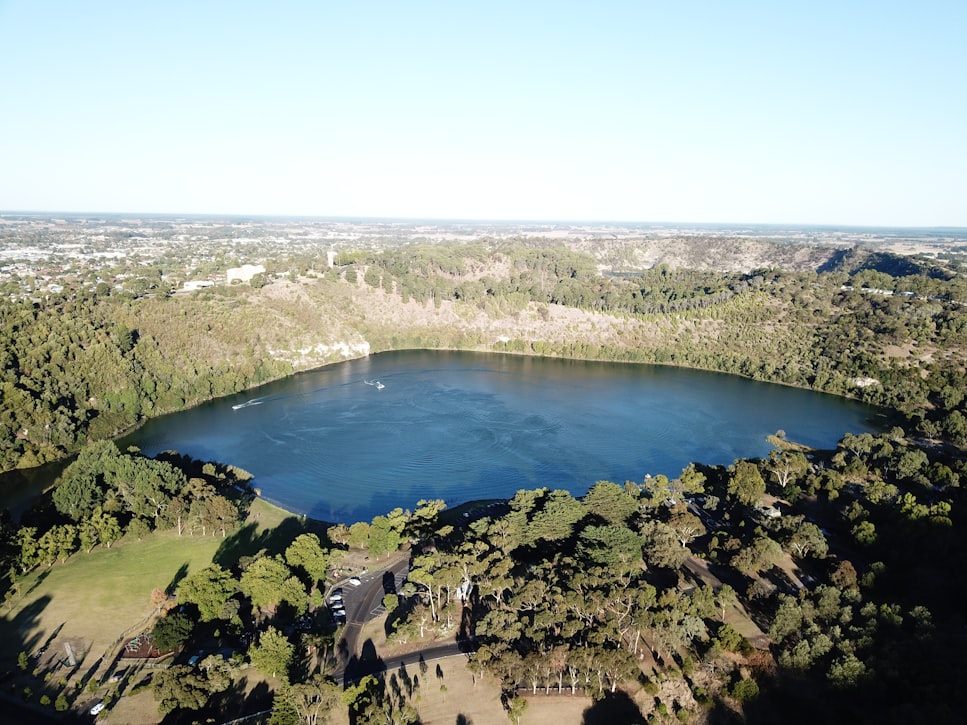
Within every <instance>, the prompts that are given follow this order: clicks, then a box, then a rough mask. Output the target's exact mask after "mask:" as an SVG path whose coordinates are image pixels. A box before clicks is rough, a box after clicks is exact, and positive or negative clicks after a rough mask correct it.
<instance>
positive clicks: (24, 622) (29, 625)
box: [0, 596, 64, 668]
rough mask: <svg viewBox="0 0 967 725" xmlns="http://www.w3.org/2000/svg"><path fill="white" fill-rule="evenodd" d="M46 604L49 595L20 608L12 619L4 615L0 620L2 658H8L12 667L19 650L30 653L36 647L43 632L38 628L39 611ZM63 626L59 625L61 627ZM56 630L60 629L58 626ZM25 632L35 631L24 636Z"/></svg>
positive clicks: (44, 607)
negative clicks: (28, 635)
mask: <svg viewBox="0 0 967 725" xmlns="http://www.w3.org/2000/svg"><path fill="white" fill-rule="evenodd" d="M48 604H50V597H49V596H43V597H40V598H39V599H38V600H37V601H36V602H32V603H31V604H28V605H27V606H26V607H24V608H23V609H21V610H20V611H19V612H17V614H16V616H15V617H13V618H12V619H8V618H6V617H5V618H3V619H2V620H0V635H2V637H3V659H5V660H9V662H8V666H9V667H11V668H12V667H13V665H14V664H15V662H16V660H17V657H18V655H19V654H20V652H26V653H28V654H30V653H31V652H35V651H36V650H37V649H38V645H39V644H40V641H41V637H42V636H43V632H42V631H40V629H39V628H38V623H39V622H40V615H41V612H43V611H44V610H45V609H46V608H47V605H48ZM63 626H64V625H61V627H63ZM57 631H58V632H59V631H60V627H58V629H57ZM25 632H35V634H33V635H31V636H30V637H24V636H23V635H24V633H25ZM50 642H51V639H50V638H48V639H47V644H49V643H50ZM45 646H46V645H45Z"/></svg>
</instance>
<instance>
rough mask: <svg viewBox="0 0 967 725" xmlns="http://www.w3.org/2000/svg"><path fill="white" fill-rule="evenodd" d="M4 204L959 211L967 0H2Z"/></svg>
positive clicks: (848, 219)
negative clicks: (335, 0) (116, 0)
mask: <svg viewBox="0 0 967 725" xmlns="http://www.w3.org/2000/svg"><path fill="white" fill-rule="evenodd" d="M0 39H2V40H0V209H5V210H38V211H39V210H59V211H92V212H111V211H118V212H171V213H240V214H283V215H284V214H307V215H325V216H344V215H348V216H356V215H359V216H389V217H446V218H475V219H560V220H613V221H619V220H621V221H679V222H723V223H730V222H775V223H817V224H857V225H866V224H870V225H872V224H882V225H906V226H919V225H931V226H938V225H949V226H967V0H948V1H945V2H941V1H937V0H910V1H909V2H891V1H890V0H880V1H878V2H858V1H851V0H838V1H830V2H827V1H826V0H810V1H809V2H805V1H793V0H789V1H788V2H787V1H786V0H770V1H768V2H765V1H763V2H745V1H744V0H730V1H726V0H707V1H703V0H692V1H689V0H681V1H678V2H671V1H669V0H662V1H660V2H651V1H649V0H640V1H634V0H628V1H627V2H606V1H605V2H562V1H560V0H559V1H558V2H536V1H535V2H526V1H524V0H521V1H519V2H501V1H498V0H488V1H487V2H483V1H478V2H474V3H470V2H457V1H456V0H453V1H450V2H420V1H419V0H410V1H407V2H404V1H402V0H398V1H395V2H382V1H378V0H359V1H355V2H351V1H350V0H341V1H340V2H324V1H319V2H309V1H307V2H281V1H280V2H269V1H268V0H266V1H265V2H257V3H256V2H241V1H239V0H234V1H231V2H214V1H205V0H195V1H193V2H180V1H171V0H167V1H165V2H161V1H160V0H155V1H154V2H147V1H146V2H140V1H136V0H124V1H119V2H100V1H98V0H86V1H84V2H80V1H74V0H70V1H67V0H65V1H62V2H55V1H50V2H44V1H43V0H0Z"/></svg>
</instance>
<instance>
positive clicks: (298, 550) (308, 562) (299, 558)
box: [285, 534, 329, 586]
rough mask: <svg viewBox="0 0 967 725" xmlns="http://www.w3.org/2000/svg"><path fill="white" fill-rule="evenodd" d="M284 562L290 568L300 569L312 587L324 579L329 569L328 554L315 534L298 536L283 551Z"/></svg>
mask: <svg viewBox="0 0 967 725" xmlns="http://www.w3.org/2000/svg"><path fill="white" fill-rule="evenodd" d="M285 561H286V563H287V564H288V565H289V566H290V567H293V568H299V569H302V571H304V572H305V573H306V574H307V575H308V576H309V579H310V581H311V583H312V585H313V586H315V585H317V584H318V583H319V582H321V581H323V580H324V579H325V578H326V572H327V571H328V569H329V553H328V552H327V551H325V550H324V549H323V548H322V546H321V544H320V543H319V537H318V536H316V535H315V534H299V536H297V537H296V538H295V539H294V540H293V542H292V543H291V544H290V545H289V547H288V548H287V549H286V550H285Z"/></svg>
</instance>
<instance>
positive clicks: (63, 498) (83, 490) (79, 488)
mask: <svg viewBox="0 0 967 725" xmlns="http://www.w3.org/2000/svg"><path fill="white" fill-rule="evenodd" d="M69 471H70V469H69V468H68V470H67V471H65V472H64V475H63V476H62V478H61V482H60V483H59V484H58V485H57V487H56V488H55V489H54V493H53V495H52V498H53V501H54V506H56V507H57V510H58V511H60V512H61V513H62V514H66V515H67V516H70V517H71V518H72V519H74V521H80V520H81V519H82V518H84V517H85V516H87V515H88V514H90V513H91V511H93V510H94V507H95V506H97V505H99V504H100V503H102V502H103V501H104V491H103V489H102V488H101V484H100V483H99V481H98V479H97V476H96V475H94V474H93V473H91V472H88V471H78V472H76V473H75V474H73V475H68V473H69Z"/></svg>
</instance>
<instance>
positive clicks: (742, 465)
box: [728, 461, 766, 506]
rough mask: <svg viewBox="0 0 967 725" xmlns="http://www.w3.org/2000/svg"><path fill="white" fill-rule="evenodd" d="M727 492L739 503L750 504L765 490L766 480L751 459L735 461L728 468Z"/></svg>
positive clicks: (757, 499) (760, 496) (755, 501)
mask: <svg viewBox="0 0 967 725" xmlns="http://www.w3.org/2000/svg"><path fill="white" fill-rule="evenodd" d="M728 492H729V495H730V496H731V497H733V498H734V499H735V500H736V501H738V502H739V503H742V504H745V505H746V506H752V505H754V504H756V503H758V502H759V499H761V498H762V496H763V494H765V492H766V482H765V480H764V479H763V478H762V474H761V473H760V472H759V467H758V466H757V465H756V464H755V463H753V462H752V461H737V462H736V463H735V464H734V465H733V466H731V467H730V468H729V482H728Z"/></svg>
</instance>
